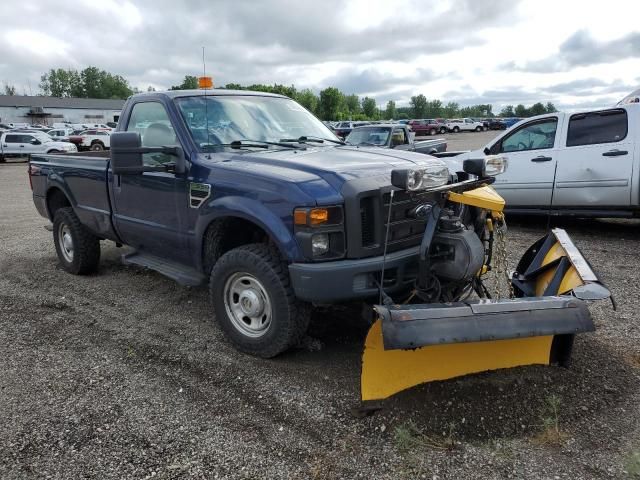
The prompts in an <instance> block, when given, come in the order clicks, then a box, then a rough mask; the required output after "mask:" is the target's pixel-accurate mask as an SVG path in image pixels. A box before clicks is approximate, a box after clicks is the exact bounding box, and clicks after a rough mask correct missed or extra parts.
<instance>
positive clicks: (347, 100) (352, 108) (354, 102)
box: [344, 93, 361, 116]
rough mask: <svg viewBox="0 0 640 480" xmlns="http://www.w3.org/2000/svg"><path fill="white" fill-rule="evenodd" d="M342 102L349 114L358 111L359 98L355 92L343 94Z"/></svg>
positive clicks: (355, 113) (354, 113)
mask: <svg viewBox="0 0 640 480" xmlns="http://www.w3.org/2000/svg"><path fill="white" fill-rule="evenodd" d="M344 104H345V107H346V108H347V110H348V112H349V114H350V115H352V116H353V115H357V114H359V113H360V111H361V110H360V98H359V97H358V95H355V94H353V93H352V94H351V95H345V97H344Z"/></svg>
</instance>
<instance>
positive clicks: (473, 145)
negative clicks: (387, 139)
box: [416, 130, 502, 152]
mask: <svg viewBox="0 0 640 480" xmlns="http://www.w3.org/2000/svg"><path fill="white" fill-rule="evenodd" d="M501 133H502V131H500V130H489V131H486V132H478V133H476V132H460V133H445V134H444V135H436V136H435V137H429V136H427V137H417V138H416V140H417V141H420V140H429V139H433V138H446V139H447V150H448V151H449V152H454V151H459V150H475V149H477V148H480V147H484V146H485V145H486V144H487V143H489V142H490V141H491V140H493V139H494V138H495V137H497V136H498V135H500V134H501Z"/></svg>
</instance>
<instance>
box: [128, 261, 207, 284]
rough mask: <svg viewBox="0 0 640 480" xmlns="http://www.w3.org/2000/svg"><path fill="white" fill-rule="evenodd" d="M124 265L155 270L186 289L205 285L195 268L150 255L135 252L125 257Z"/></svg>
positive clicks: (202, 276) (203, 279)
mask: <svg viewBox="0 0 640 480" xmlns="http://www.w3.org/2000/svg"><path fill="white" fill-rule="evenodd" d="M122 263H124V264H125V265H138V266H140V267H145V268H149V269H151V270H155V271H156V272H158V273H161V274H162V275H164V276H165V277H169V278H170V279H172V280H175V281H176V282H178V283H179V284H180V285H184V286H186V287H198V286H200V285H203V284H204V283H205V280H206V277H205V276H204V275H203V274H202V273H200V272H198V271H197V270H195V269H193V268H189V267H187V266H185V265H182V264H181V263H178V262H172V261H170V260H166V259H164V258H161V257H156V256H155V255H150V254H148V253H142V252H133V253H129V254H127V255H123V256H122Z"/></svg>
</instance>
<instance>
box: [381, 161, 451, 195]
mask: <svg viewBox="0 0 640 480" xmlns="http://www.w3.org/2000/svg"><path fill="white" fill-rule="evenodd" d="M448 181H449V169H448V168H447V167H446V165H432V166H429V167H422V168H415V169H402V170H392V171H391V185H393V186H394V187H398V188H401V189H402V190H409V191H416V190H426V189H427V188H433V187H439V186H440V185H445V184H446V183H447V182H448Z"/></svg>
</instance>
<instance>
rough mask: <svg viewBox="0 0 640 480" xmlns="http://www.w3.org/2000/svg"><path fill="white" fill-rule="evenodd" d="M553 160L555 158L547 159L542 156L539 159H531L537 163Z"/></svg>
mask: <svg viewBox="0 0 640 480" xmlns="http://www.w3.org/2000/svg"><path fill="white" fill-rule="evenodd" d="M551 160H553V158H551V157H545V156H544V155H540V156H538V157H533V158H532V159H531V161H532V162H536V163H538V162H550V161H551Z"/></svg>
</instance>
